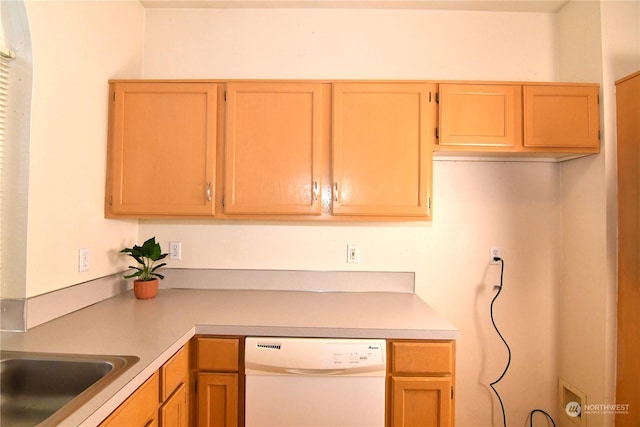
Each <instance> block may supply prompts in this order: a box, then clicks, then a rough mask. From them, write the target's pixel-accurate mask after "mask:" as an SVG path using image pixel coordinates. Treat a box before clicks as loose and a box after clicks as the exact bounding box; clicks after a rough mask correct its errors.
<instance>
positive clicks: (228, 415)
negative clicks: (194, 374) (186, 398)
mask: <svg viewBox="0 0 640 427" xmlns="http://www.w3.org/2000/svg"><path fill="white" fill-rule="evenodd" d="M238 407H239V405H238V374H217V373H199V374H198V426H199V427H235V426H237V425H238Z"/></svg>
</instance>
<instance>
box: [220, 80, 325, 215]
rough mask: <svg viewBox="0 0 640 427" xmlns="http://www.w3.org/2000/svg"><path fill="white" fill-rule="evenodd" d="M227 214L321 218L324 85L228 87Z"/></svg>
mask: <svg viewBox="0 0 640 427" xmlns="http://www.w3.org/2000/svg"><path fill="white" fill-rule="evenodd" d="M226 103H227V108H226V113H227V114H226V135H225V163H224V170H225V173H224V212H225V214H232V215H234V214H292V215H319V214H320V213H321V208H322V201H321V200H320V195H321V192H322V188H321V186H322V85H321V84H320V83H297V82H286V83H285V82H282V83H279V82H245V83H228V84H227V93H226Z"/></svg>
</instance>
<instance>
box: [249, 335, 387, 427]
mask: <svg viewBox="0 0 640 427" xmlns="http://www.w3.org/2000/svg"><path fill="white" fill-rule="evenodd" d="M385 373H386V344H385V341H384V340H369V339H363V340H359V339H358V340H356V339H317V338H267V337H248V338H247V339H246V345H245V375H246V387H245V399H246V400H245V425H246V427H294V426H295V427H307V426H309V427H311V426H313V427H383V426H384V415H385Z"/></svg>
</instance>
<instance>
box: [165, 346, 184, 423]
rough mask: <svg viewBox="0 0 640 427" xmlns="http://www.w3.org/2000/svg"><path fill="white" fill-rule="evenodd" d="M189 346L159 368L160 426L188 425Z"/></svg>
mask: <svg viewBox="0 0 640 427" xmlns="http://www.w3.org/2000/svg"><path fill="white" fill-rule="evenodd" d="M188 384H189V344H188V343H187V344H186V345H185V346H184V347H182V348H181V349H180V350H178V351H177V352H176V354H174V355H173V356H172V357H171V359H169V360H168V361H167V362H166V363H165V364H164V365H163V366H162V368H160V400H161V402H162V403H161V406H160V425H161V426H162V427H187V426H188V425H189V396H188V392H187V387H188Z"/></svg>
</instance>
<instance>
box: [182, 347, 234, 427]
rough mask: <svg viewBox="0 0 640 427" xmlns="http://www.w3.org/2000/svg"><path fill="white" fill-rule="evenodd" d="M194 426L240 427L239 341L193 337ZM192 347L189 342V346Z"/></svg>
mask: <svg viewBox="0 0 640 427" xmlns="http://www.w3.org/2000/svg"><path fill="white" fill-rule="evenodd" d="M194 341H195V345H196V355H195V368H196V372H195V376H196V378H197V386H196V410H195V412H196V414H197V419H196V424H197V425H198V426H199V427H214V426H215V427H237V426H239V425H243V423H244V388H243V384H244V382H243V381H240V377H241V375H242V374H241V372H242V367H241V365H240V360H241V357H242V356H241V354H242V346H241V344H240V338H239V337H229V338H227V337H196V338H195V339H194ZM192 344H193V342H192Z"/></svg>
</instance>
